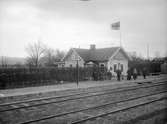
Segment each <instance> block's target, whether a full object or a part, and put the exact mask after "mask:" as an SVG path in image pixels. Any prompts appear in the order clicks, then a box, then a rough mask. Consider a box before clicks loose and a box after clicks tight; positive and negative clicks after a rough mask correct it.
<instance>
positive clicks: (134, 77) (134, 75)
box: [133, 68, 137, 80]
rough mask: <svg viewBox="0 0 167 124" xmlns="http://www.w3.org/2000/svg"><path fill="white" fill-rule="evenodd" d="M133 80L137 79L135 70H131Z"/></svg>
mask: <svg viewBox="0 0 167 124" xmlns="http://www.w3.org/2000/svg"><path fill="white" fill-rule="evenodd" d="M133 79H134V80H136V79H137V70H136V68H134V69H133Z"/></svg>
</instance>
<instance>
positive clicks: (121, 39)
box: [119, 28, 122, 47]
mask: <svg viewBox="0 0 167 124" xmlns="http://www.w3.org/2000/svg"><path fill="white" fill-rule="evenodd" d="M119 35H120V41H119V42H120V47H122V35H121V28H120V32H119Z"/></svg>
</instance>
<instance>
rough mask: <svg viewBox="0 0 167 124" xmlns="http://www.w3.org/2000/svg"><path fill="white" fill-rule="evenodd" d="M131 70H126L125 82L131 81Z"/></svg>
mask: <svg viewBox="0 0 167 124" xmlns="http://www.w3.org/2000/svg"><path fill="white" fill-rule="evenodd" d="M131 75H132V74H131V69H130V68H128V70H127V80H131Z"/></svg>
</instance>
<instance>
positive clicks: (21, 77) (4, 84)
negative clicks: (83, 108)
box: [0, 67, 106, 89]
mask: <svg viewBox="0 0 167 124" xmlns="http://www.w3.org/2000/svg"><path fill="white" fill-rule="evenodd" d="M95 70H96V71H99V72H103V77H104V76H105V75H106V69H101V68H90V67H89V68H79V81H83V80H88V79H90V78H91V77H92V75H93V71H95ZM101 70H103V71H101ZM99 74H100V73H99ZM76 79H77V70H76V68H54V67H52V68H0V88H1V89H6V88H15V87H27V86H39V85H48V84H57V83H59V82H60V81H67V82H74V81H76Z"/></svg>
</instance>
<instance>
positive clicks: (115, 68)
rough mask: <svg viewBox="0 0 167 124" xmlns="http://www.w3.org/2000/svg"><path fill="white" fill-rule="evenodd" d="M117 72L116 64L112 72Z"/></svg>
mask: <svg viewBox="0 0 167 124" xmlns="http://www.w3.org/2000/svg"><path fill="white" fill-rule="evenodd" d="M116 71H117V64H114V72H116Z"/></svg>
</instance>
